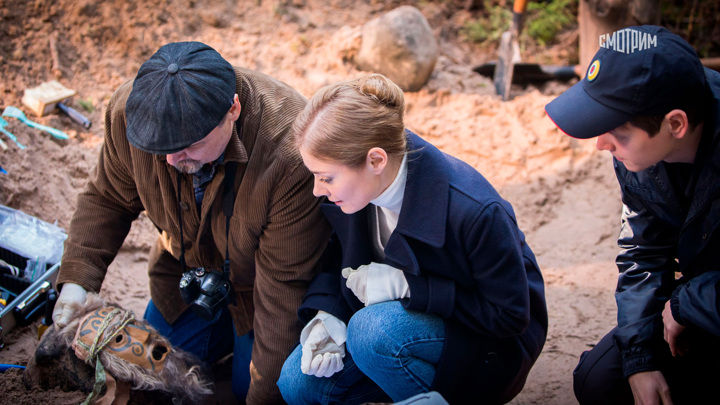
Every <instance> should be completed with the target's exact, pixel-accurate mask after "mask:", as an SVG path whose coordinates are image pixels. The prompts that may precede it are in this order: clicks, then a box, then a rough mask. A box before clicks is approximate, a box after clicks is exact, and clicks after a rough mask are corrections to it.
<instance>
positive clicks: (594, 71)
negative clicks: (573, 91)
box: [587, 59, 600, 82]
mask: <svg viewBox="0 0 720 405" xmlns="http://www.w3.org/2000/svg"><path fill="white" fill-rule="evenodd" d="M599 71H600V59H595V61H594V62H593V63H592V64H591V65H590V67H589V68H588V71H587V79H588V81H589V82H591V81H593V80H595V78H596V77H597V75H598V72H599Z"/></svg>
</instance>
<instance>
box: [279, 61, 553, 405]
mask: <svg viewBox="0 0 720 405" xmlns="http://www.w3.org/2000/svg"><path fill="white" fill-rule="evenodd" d="M403 113H404V99H403V93H402V91H401V90H400V88H399V87H398V86H396V85H395V84H394V83H392V82H391V81H390V80H388V79H387V78H385V77H384V76H382V75H377V74H374V75H368V76H363V77H360V78H358V79H356V80H350V81H345V82H340V83H336V84H334V85H330V86H327V87H325V88H323V89H321V90H320V91H319V92H318V93H317V94H315V96H314V97H313V98H312V99H311V101H310V103H309V104H308V105H307V107H306V108H305V109H304V111H303V112H302V113H300V115H299V116H298V118H297V119H296V121H295V123H294V124H293V134H294V137H295V138H294V141H295V145H296V146H297V147H298V148H299V150H300V154H301V155H302V158H303V162H304V163H305V165H306V166H307V168H308V169H310V171H311V172H312V173H313V174H314V176H315V187H314V190H313V193H314V194H315V195H316V196H318V197H325V199H326V201H325V203H324V204H323V206H322V207H321V208H322V210H323V213H324V214H325V216H326V218H327V219H328V220H329V222H330V223H331V225H332V226H333V229H334V234H333V237H332V239H331V242H330V245H329V247H328V250H329V252H330V253H331V254H328V255H326V258H325V260H326V263H325V266H324V269H325V271H324V272H322V273H320V274H319V275H318V276H316V277H315V279H314V281H313V283H312V284H311V286H310V288H309V290H308V292H307V294H306V296H305V299H304V301H303V304H302V305H301V307H300V310H299V315H300V318H301V319H302V321H303V322H305V323H306V326H305V327H304V329H303V331H302V333H301V336H300V343H301V344H300V345H299V346H297V347H296V348H295V350H294V351H293V352H292V354H291V355H290V356H289V358H288V359H287V361H286V362H285V364H284V366H283V369H282V372H281V375H280V379H279V381H278V385H279V387H280V391H281V393H282V395H283V398H284V399H285V400H286V401H287V402H288V403H291V404H300V403H348V404H354V403H364V402H392V401H396V402H397V401H401V400H404V399H406V398H409V397H412V396H414V395H417V394H419V393H423V392H429V391H437V392H439V393H440V394H441V395H442V396H443V397H444V398H445V399H446V400H447V401H448V402H450V403H480V402H482V403H503V402H507V401H509V400H511V399H512V398H513V397H514V396H515V395H517V394H518V392H520V390H521V389H522V387H523V385H524V383H525V380H526V378H527V375H528V372H529V371H530V368H531V367H532V365H533V363H534V362H535V360H536V359H537V357H538V356H539V355H540V352H541V350H542V347H543V345H544V342H545V338H546V334H547V310H546V304H545V298H544V284H543V279H542V275H541V273H540V270H539V269H538V265H537V263H536V260H535V257H534V255H533V253H532V251H531V250H530V248H529V247H528V245H527V244H526V243H525V238H524V235H523V233H522V232H521V231H520V229H518V225H517V222H516V219H515V215H514V213H513V210H512V207H511V206H510V204H509V203H508V202H507V201H504V200H503V199H502V198H501V197H500V196H499V195H498V193H497V192H496V191H495V189H494V188H493V187H492V186H491V185H490V183H488V182H487V180H485V178H484V177H483V176H482V175H480V174H479V173H478V172H477V171H476V170H474V169H473V168H472V167H470V166H469V165H467V164H465V163H463V162H461V161H460V160H458V159H455V158H453V157H451V156H448V155H446V154H444V153H442V152H440V151H439V150H438V149H437V148H435V147H434V146H432V145H431V144H429V143H427V142H426V141H424V140H423V139H422V138H420V137H419V136H417V135H415V134H414V133H412V132H410V131H409V130H407V129H405V126H404V123H403ZM332 252H334V253H335V254H334V255H333V254H332Z"/></svg>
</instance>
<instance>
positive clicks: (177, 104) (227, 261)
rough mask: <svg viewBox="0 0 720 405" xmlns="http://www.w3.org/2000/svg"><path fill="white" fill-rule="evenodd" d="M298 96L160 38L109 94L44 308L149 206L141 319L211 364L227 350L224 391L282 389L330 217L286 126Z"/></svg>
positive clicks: (82, 281)
mask: <svg viewBox="0 0 720 405" xmlns="http://www.w3.org/2000/svg"><path fill="white" fill-rule="evenodd" d="M305 103H306V99H305V98H304V97H303V96H302V95H300V94H299V93H298V92H297V91H295V90H293V89H292V88H290V87H289V86H287V85H286V84H284V83H281V82H280V81H277V80H275V79H273V78H270V77H268V76H266V75H263V74H261V73H258V72H254V71H251V70H247V69H242V68H237V67H233V66H231V65H230V64H229V63H228V62H227V61H226V60H225V59H223V58H222V57H221V56H220V54H219V53H218V52H216V51H215V50H214V49H212V48H211V47H209V46H207V45H205V44H202V43H199V42H181V43H171V44H167V45H165V46H163V47H161V48H160V49H159V50H158V51H157V52H156V53H155V54H154V55H153V56H152V57H151V58H150V59H149V60H148V61H146V62H145V63H144V64H143V65H142V66H141V67H140V70H139V71H138V74H137V76H136V77H135V79H134V80H131V81H128V82H127V83H125V84H123V85H122V86H121V87H120V88H119V89H118V90H117V91H116V92H115V94H114V95H113V96H112V98H111V99H110V102H109V105H108V108H107V111H106V113H105V142H104V144H103V146H102V149H101V151H100V156H99V159H98V162H97V166H96V168H95V172H94V174H93V175H92V176H91V179H90V181H89V182H88V184H87V186H86V188H85V189H84V191H83V192H82V193H81V194H80V195H79V196H78V202H77V210H76V211H75V213H74V215H73V219H72V222H71V224H70V228H69V232H68V233H69V237H68V239H67V241H66V244H65V251H64V255H63V258H62V265H61V268H60V273H59V275H58V285H61V287H62V290H61V294H60V297H59V299H58V303H57V305H56V308H55V311H54V313H53V319H54V321H55V323H56V324H57V325H58V326H63V325H65V324H67V323H68V321H69V320H70V318H71V316H72V310H71V306H70V304H71V303H73V302H78V301H80V302H82V301H84V299H85V294H86V292H87V291H99V290H100V287H101V285H102V282H103V279H104V277H105V274H106V271H107V267H108V265H109V264H110V263H111V262H112V261H113V259H114V257H115V255H116V254H117V252H118V249H119V248H120V247H121V245H122V244H123V241H124V239H125V237H126V236H127V234H128V231H129V230H130V226H131V223H132V221H134V220H135V219H136V218H137V217H138V215H139V214H140V213H141V212H142V211H145V212H146V215H147V217H148V218H149V219H150V221H152V223H153V224H154V225H155V227H156V228H157V229H158V231H159V233H160V234H159V236H158V239H157V242H156V243H155V245H154V246H153V247H152V249H151V251H150V257H149V264H148V267H149V277H150V296H151V300H150V302H149V303H148V307H147V310H146V312H145V319H146V320H148V321H149V322H150V324H151V325H152V326H153V327H155V328H156V329H157V330H158V331H159V332H160V333H161V334H163V335H165V336H166V337H168V338H169V339H170V341H171V342H172V343H173V344H174V345H175V346H178V347H181V348H183V349H185V350H187V351H190V352H192V353H194V354H196V355H197V356H198V357H200V358H201V359H202V360H204V361H206V362H207V363H208V364H212V363H213V362H215V361H216V360H218V359H220V358H222V357H224V356H225V355H227V354H229V353H233V360H232V361H233V377H232V378H233V391H234V393H235V395H236V397H237V399H238V400H239V401H240V402H243V401H245V402H247V403H248V404H261V403H277V402H280V401H281V397H280V393H279V390H278V389H277V386H276V385H275V383H276V381H277V378H278V376H279V373H280V369H281V367H282V364H283V361H284V359H285V357H286V356H287V355H288V354H289V353H290V351H291V349H292V347H293V345H294V344H295V342H296V341H297V339H298V336H299V333H300V325H299V322H298V318H297V308H298V306H299V305H300V303H301V301H302V297H303V295H304V293H305V291H306V289H307V286H308V283H309V282H310V280H311V279H312V278H313V276H314V275H315V274H316V272H317V270H316V267H317V266H316V264H317V262H318V261H319V258H320V256H321V255H322V253H323V251H324V249H325V245H326V242H327V240H328V238H329V236H330V227H329V225H328V224H327V223H326V222H325V220H324V218H323V216H322V214H321V213H320V211H319V200H317V199H315V197H314V196H313V194H312V188H313V179H312V174H311V173H310V172H309V171H307V169H305V167H304V165H303V163H302V159H301V157H300V155H299V154H298V153H297V152H296V149H295V148H293V147H292V145H291V143H290V137H289V131H290V127H291V124H292V122H293V120H294V118H295V116H296V115H297V114H298V113H299V112H300V111H301V110H302V109H303V107H304V106H305Z"/></svg>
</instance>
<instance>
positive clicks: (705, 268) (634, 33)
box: [545, 26, 720, 405]
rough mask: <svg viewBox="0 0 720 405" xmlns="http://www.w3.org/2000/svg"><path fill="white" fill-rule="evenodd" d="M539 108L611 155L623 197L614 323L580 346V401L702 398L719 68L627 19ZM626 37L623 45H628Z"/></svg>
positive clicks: (718, 359) (714, 370) (717, 264)
mask: <svg viewBox="0 0 720 405" xmlns="http://www.w3.org/2000/svg"><path fill="white" fill-rule="evenodd" d="M616 35H617V36H616V37H614V38H613V40H612V41H608V42H606V43H605V44H604V46H603V47H601V48H600V50H599V51H598V52H597V54H596V55H595V57H594V58H593V61H592V63H591V65H590V67H589V68H588V71H587V74H586V76H585V78H583V79H582V80H581V81H580V82H578V83H577V84H576V85H574V86H573V87H571V88H570V89H569V90H568V91H566V92H565V93H563V94H562V95H560V96H559V97H557V98H556V99H555V100H553V101H552V102H550V103H549V104H548V105H547V106H546V107H545V110H546V112H547V114H548V116H549V117H550V119H552V120H553V121H554V122H555V124H556V125H557V126H558V127H559V128H560V129H561V130H562V131H563V132H565V133H566V134H568V135H570V136H572V137H575V138H580V139H590V138H596V139H597V141H596V142H597V149H599V150H606V151H609V152H610V153H611V154H612V156H613V163H614V167H615V173H616V175H617V178H618V181H619V183H620V189H621V192H622V202H623V204H624V206H623V210H622V218H621V228H620V236H619V238H618V245H619V246H620V248H621V251H620V253H619V255H618V256H617V260H616V263H617V266H618V269H619V271H620V277H619V279H618V284H617V289H616V291H615V299H616V302H617V307H618V314H617V321H618V325H617V327H615V328H614V329H613V330H612V331H610V333H609V334H607V335H606V336H605V337H604V338H603V339H602V340H601V341H600V342H599V343H598V344H597V345H596V346H595V347H594V348H593V349H592V350H589V351H586V352H585V353H583V354H582V356H581V357H580V362H579V364H578V365H577V367H576V369H575V371H574V373H573V377H574V389H575V396H576V397H577V399H578V401H579V402H580V403H581V404H583V405H584V404H632V403H636V404H671V403H675V404H700V403H708V402H713V401H714V400H712V399H711V398H716V396H717V392H718V389H717V386H716V384H717V382H718V381H720V120H718V118H720V74H719V73H718V72H715V71H712V70H709V69H707V68H704V67H703V66H702V64H701V62H700V60H699V59H698V56H697V54H696V52H695V50H694V49H693V48H692V47H691V46H690V45H689V44H688V43H687V42H685V41H684V40H683V39H682V38H680V37H679V36H677V35H675V34H672V33H670V32H669V31H668V30H666V29H664V28H662V27H657V26H640V27H629V28H627V29H624V30H621V31H619V34H617V33H616ZM627 45H630V46H627Z"/></svg>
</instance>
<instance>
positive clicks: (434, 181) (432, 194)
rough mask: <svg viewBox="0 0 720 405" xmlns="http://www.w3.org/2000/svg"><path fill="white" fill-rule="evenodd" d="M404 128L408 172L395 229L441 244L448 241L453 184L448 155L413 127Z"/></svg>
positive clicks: (415, 237) (433, 244)
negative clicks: (449, 209) (449, 208)
mask: <svg viewBox="0 0 720 405" xmlns="http://www.w3.org/2000/svg"><path fill="white" fill-rule="evenodd" d="M405 131H406V133H407V135H408V173H407V183H406V184H405V197H404V198H403V203H402V208H401V209H400V217H399V218H398V224H397V228H395V232H396V233H400V234H403V235H405V236H409V237H411V238H413V239H417V240H419V241H421V242H423V243H426V244H428V245H430V246H433V247H440V246H442V245H443V244H444V243H445V227H446V225H447V215H448V203H449V188H450V184H449V175H448V168H447V163H446V160H445V156H443V153H442V152H440V150H438V149H437V148H436V147H434V146H433V145H431V144H430V143H428V142H426V141H425V140H424V139H422V138H420V137H419V136H417V135H415V134H414V133H413V132H411V131H410V130H405ZM389 243H390V241H388V244H389Z"/></svg>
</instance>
